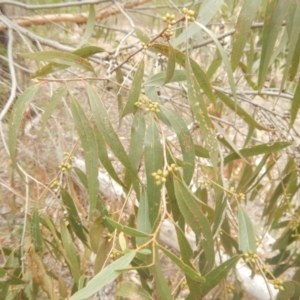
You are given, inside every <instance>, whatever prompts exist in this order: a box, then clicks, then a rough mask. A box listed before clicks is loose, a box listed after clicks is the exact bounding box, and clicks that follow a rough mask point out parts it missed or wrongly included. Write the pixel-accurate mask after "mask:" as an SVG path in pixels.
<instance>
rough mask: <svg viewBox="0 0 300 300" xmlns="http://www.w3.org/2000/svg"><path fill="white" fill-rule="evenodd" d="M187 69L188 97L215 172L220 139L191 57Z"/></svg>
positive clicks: (187, 61) (187, 62)
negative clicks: (202, 93)
mask: <svg viewBox="0 0 300 300" xmlns="http://www.w3.org/2000/svg"><path fill="white" fill-rule="evenodd" d="M187 58H188V57H187ZM185 68H186V71H187V87H188V99H189V102H190V104H191V107H192V110H193V113H194V114H195V117H196V119H197V121H198V124H199V128H200V132H201V135H202V138H203V140H204V141H205V148H206V149H207V150H208V151H209V155H210V162H211V164H212V166H213V169H214V172H215V173H216V172H217V166H218V156H219V155H218V153H219V150H218V149H219V148H218V141H217V138H216V133H215V132H214V129H213V124H212V122H211V120H210V118H209V115H208V112H207V108H206V104H205V102H204V99H203V97H202V95H201V92H200V86H199V83H198V81H197V79H196V74H195V73H194V72H193V70H192V68H191V65H190V63H189V59H187V60H186V67H185Z"/></svg>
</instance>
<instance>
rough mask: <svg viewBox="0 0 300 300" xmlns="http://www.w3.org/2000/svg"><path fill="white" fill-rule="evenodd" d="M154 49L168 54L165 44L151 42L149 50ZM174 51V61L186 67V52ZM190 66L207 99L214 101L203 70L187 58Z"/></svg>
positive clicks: (165, 54)
mask: <svg viewBox="0 0 300 300" xmlns="http://www.w3.org/2000/svg"><path fill="white" fill-rule="evenodd" d="M151 49H154V50H156V51H158V52H159V53H161V54H163V55H164V56H168V55H169V47H168V46H167V45H165V44H153V46H152V47H151V48H149V50H151ZM174 52H175V60H176V63H178V64H179V65H181V66H182V67H186V61H185V59H186V55H187V54H186V53H183V52H181V51H179V50H177V49H174ZM189 61H190V65H191V68H192V70H193V73H194V74H195V77H196V80H197V81H198V83H199V85H200V87H201V88H202V89H203V92H204V93H205V94H206V96H207V97H208V99H209V100H210V101H211V102H212V103H214V104H215V103H216V99H215V96H214V93H213V90H212V87H211V85H210V82H209V80H208V78H207V76H206V74H205V72H204V71H203V70H202V69H201V67H200V66H199V65H198V64H197V63H196V61H194V60H193V59H191V58H190V59H189Z"/></svg>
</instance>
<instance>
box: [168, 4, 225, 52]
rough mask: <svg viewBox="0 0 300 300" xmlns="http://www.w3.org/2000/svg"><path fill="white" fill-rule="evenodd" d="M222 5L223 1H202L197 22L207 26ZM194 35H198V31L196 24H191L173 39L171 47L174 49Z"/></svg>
mask: <svg viewBox="0 0 300 300" xmlns="http://www.w3.org/2000/svg"><path fill="white" fill-rule="evenodd" d="M223 3H224V1H223V0H209V1H202V2H201V7H200V11H199V15H198V18H197V20H198V21H199V22H200V23H201V24H203V25H206V24H208V23H209V21H210V20H211V19H212V18H213V16H214V15H215V14H216V13H217V12H218V11H219V10H220V7H221V5H222V4H223ZM196 33H199V29H198V27H197V25H196V24H194V23H192V24H190V25H189V27H188V29H187V30H184V31H183V32H182V33H181V34H180V35H179V36H178V37H176V38H175V39H174V41H172V45H173V46H174V47H176V46H178V45H180V44H182V43H185V42H186V39H187V38H192V37H193V36H194V35H195V34H196Z"/></svg>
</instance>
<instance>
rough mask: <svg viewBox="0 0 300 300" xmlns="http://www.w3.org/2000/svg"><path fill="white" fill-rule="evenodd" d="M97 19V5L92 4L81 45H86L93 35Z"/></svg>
mask: <svg viewBox="0 0 300 300" xmlns="http://www.w3.org/2000/svg"><path fill="white" fill-rule="evenodd" d="M95 20H96V12H95V6H94V5H90V9H89V15H88V19H87V23H86V27H85V31H84V34H83V37H82V39H81V42H80V46H79V47H81V46H82V45H84V44H85V43H86V42H87V41H88V39H89V38H90V37H91V36H92V34H93V31H94V25H95Z"/></svg>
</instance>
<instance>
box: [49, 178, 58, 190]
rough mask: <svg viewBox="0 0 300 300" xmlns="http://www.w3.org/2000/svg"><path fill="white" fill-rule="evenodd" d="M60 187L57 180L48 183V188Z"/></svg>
mask: <svg viewBox="0 0 300 300" xmlns="http://www.w3.org/2000/svg"><path fill="white" fill-rule="evenodd" d="M58 187H60V183H59V181H58V180H54V181H53V182H52V183H51V184H50V189H56V188H58Z"/></svg>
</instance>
